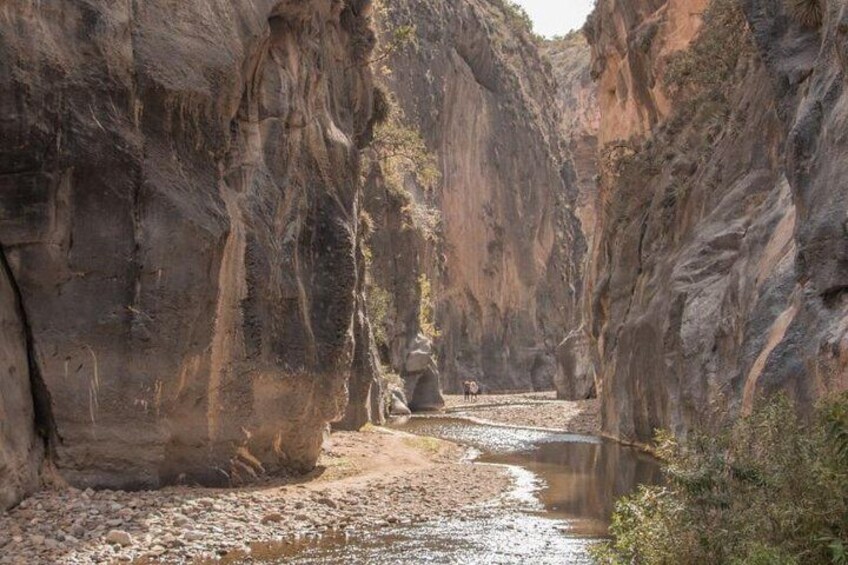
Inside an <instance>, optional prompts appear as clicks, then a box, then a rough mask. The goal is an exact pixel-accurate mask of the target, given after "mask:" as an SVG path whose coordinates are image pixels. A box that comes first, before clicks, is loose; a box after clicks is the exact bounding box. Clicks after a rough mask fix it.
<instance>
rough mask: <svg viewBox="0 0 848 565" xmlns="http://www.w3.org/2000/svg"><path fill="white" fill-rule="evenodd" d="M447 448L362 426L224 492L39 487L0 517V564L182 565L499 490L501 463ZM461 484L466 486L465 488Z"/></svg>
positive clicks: (381, 523) (372, 524)
mask: <svg viewBox="0 0 848 565" xmlns="http://www.w3.org/2000/svg"><path fill="white" fill-rule="evenodd" d="M463 454H464V450H463V449H462V448H459V447H457V446H455V445H452V444H450V443H446V442H442V441H438V440H434V439H429V438H417V437H414V436H408V435H406V434H400V433H395V432H390V431H383V430H377V429H369V430H366V431H365V432H363V433H359V434H353V433H338V434H333V436H332V437H331V439H330V440H329V441H328V443H327V446H326V449H325V454H324V455H323V456H322V458H321V461H320V464H319V468H318V469H317V470H316V471H315V472H314V473H312V475H310V476H308V477H304V478H299V479H297V480H292V481H289V482H276V483H272V484H268V485H264V486H257V487H251V488H242V489H234V490H219V489H203V488H189V487H179V488H168V489H164V490H160V491H157V492H138V493H126V492H112V491H100V492H95V491H90V490H89V491H78V490H74V489H64V490H45V491H42V492H41V493H39V494H37V495H36V496H34V497H32V498H30V499H28V500H26V501H25V502H24V503H23V504H21V505H20V506H19V507H17V508H15V509H14V510H11V511H9V512H8V513H6V514H2V515H0V564H3V565H6V564H15V565H19V564H20V565H34V564H42V563H43V564H48V563H49V564H53V563H60V564H77V563H80V564H82V563H116V562H135V563H159V562H165V563H192V562H199V561H203V560H206V559H208V558H210V557H216V556H217V557H220V556H224V555H227V554H231V553H234V552H237V553H249V551H250V545H251V544H252V543H254V542H256V543H258V542H277V541H286V540H294V539H297V538H299V537H303V536H310V535H318V534H320V533H322V532H326V531H329V530H351V531H356V530H358V529H364V528H380V527H387V526H389V525H392V524H398V523H399V524H409V523H414V522H416V521H425V520H432V519H434V518H438V517H440V516H444V515H449V514H452V513H455V512H456V511H457V510H458V509H461V508H464V507H469V506H471V505H476V504H479V503H482V502H485V501H488V500H491V499H492V498H494V497H496V496H497V495H499V494H500V493H501V492H503V491H504V490H505V489H506V488H507V486H508V485H509V478H508V476H507V473H506V472H505V471H504V470H503V469H498V468H493V467H487V466H479V465H472V464H470V463H468V462H464V461H463ZM468 481H472V482H473V484H475V485H477V486H476V488H475V489H474V491H473V492H469V489H467V488H465V485H467V484H468Z"/></svg>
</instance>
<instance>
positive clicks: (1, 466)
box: [0, 253, 43, 511]
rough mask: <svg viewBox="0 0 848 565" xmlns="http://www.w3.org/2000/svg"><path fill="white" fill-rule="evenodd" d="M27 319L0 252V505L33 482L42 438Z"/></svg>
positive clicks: (35, 482)
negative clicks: (34, 398) (36, 406)
mask: <svg viewBox="0 0 848 565" xmlns="http://www.w3.org/2000/svg"><path fill="white" fill-rule="evenodd" d="M27 347H28V343H27V329H26V321H25V320H24V317H23V312H22V311H21V305H20V302H19V300H18V293H17V289H15V288H14V286H13V281H12V278H11V276H10V273H9V268H8V265H7V264H6V259H5V258H4V257H3V256H2V253H0V511H2V510H4V509H6V508H8V507H9V506H11V505H13V504H15V503H16V502H18V501H19V500H20V499H21V498H22V497H23V496H24V495H26V494H29V493H31V492H33V491H34V490H35V488H36V487H37V486H38V465H39V463H40V460H41V457H42V455H43V454H42V444H41V443H40V438H38V437H37V435H36V422H35V406H34V404H33V392H32V387H31V384H30V367H29V356H28V352H27Z"/></svg>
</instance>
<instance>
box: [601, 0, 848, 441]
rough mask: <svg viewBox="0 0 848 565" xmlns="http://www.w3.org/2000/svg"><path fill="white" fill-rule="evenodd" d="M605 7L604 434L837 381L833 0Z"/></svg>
mask: <svg viewBox="0 0 848 565" xmlns="http://www.w3.org/2000/svg"><path fill="white" fill-rule="evenodd" d="M821 5H822V6H825V10H824V11H825V15H824V19H823V22H822V23H821V24H820V25H819V24H818V23H815V22H814V23H810V22H806V21H804V20H803V18H801V17H799V14H797V13H791V12H790V11H789V10H788V8H787V6H788V4H787V3H785V2H783V1H782V0H745V1H744V2H742V3H738V2H734V1H733V0H712V1H711V2H707V1H706V0H667V1H666V0H638V1H630V0H628V1H624V0H601V1H600V2H599V3H598V6H597V9H596V10H595V13H594V14H593V16H592V17H591V18H590V21H589V24H588V25H587V32H588V37H589V40H590V43H591V44H592V50H593V53H592V72H593V74H594V76H595V77H596V78H597V81H598V96H599V101H600V106H601V115H602V119H601V124H600V133H599V149H600V156H599V157H600V169H601V183H600V195H599V209H598V210H599V212H598V228H597V231H598V233H597V236H596V240H595V243H594V245H593V251H592V268H591V270H590V273H589V276H588V277H587V281H586V288H587V291H586V294H585V300H586V305H587V308H586V310H587V311H588V312H589V313H590V324H589V325H588V326H587V336H586V339H587V340H588V341H589V342H590V343H591V344H592V345H593V351H592V352H591V353H592V356H594V357H595V365H596V369H597V382H598V385H599V395H600V398H601V400H602V418H603V427H604V430H605V432H606V433H609V434H611V435H614V436H616V437H620V438H623V439H627V440H633V441H640V442H641V441H646V440H648V439H649V438H650V437H651V436H652V434H653V433H654V430H655V429H658V428H664V429H669V430H671V431H673V432H675V433H678V434H685V433H686V432H687V431H688V430H690V429H692V428H693V427H696V426H707V427H709V426H715V425H720V424H721V423H723V422H725V421H727V420H728V418H733V417H736V416H737V415H739V414H744V413H747V412H749V411H750V410H751V407H752V406H753V404H754V402H755V401H756V400H757V399H758V398H759V397H760V396H761V395H763V394H768V393H772V392H775V391H785V392H786V393H788V394H789V395H790V396H791V397H793V398H794V399H796V400H797V401H799V406H801V407H802V409H806V408H809V407H810V406H812V404H813V403H814V402H815V400H816V399H817V398H818V397H820V396H821V395H823V394H826V393H827V392H829V391H833V390H841V389H845V388H846V387H848V370H847V369H846V365H848V349H846V348H848V333H846V332H848V323H846V319H848V318H846V313H847V312H846V310H848V304H846V302H845V300H844V295H845V293H844V289H845V288H846V284H845V283H846V264H848V262H846V252H848V251H846V250H848V247H846V233H848V231H846V229H845V225H846V220H845V218H846V216H845V210H846V207H845V204H846V197H848V187H846V185H845V182H844V178H845V173H846V171H845V168H846V166H848V164H846V163H848V160H847V159H846V153H848V146H847V145H846V143H848V140H846V136H845V135H844V132H845V131H848V129H847V128H846V116H848V114H846V108H848V98H846V96H845V94H844V88H845V85H846V78H845V77H846V75H845V72H846V60H848V57H846V49H848V43H846V33H848V24H847V23H846V22H848V20H846V18H848V8H846V2H845V1H844V0H828V1H827V2H826V3H824V2H823V3H822V4H821Z"/></svg>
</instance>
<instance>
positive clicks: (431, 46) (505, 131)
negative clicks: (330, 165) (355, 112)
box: [383, 0, 585, 405]
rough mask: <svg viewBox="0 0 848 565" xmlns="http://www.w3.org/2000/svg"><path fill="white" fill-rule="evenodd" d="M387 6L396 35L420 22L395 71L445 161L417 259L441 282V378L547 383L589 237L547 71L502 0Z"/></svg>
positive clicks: (401, 93)
mask: <svg viewBox="0 0 848 565" xmlns="http://www.w3.org/2000/svg"><path fill="white" fill-rule="evenodd" d="M386 14H387V19H386V21H387V24H386V25H385V26H384V27H385V29H384V31H383V37H384V42H385V41H386V40H387V39H389V40H390V38H391V33H392V31H393V30H397V29H400V28H402V27H403V26H408V25H409V26H415V29H416V38H417V39H416V41H415V42H414V44H413V45H408V46H405V47H403V48H400V49H398V50H396V51H395V52H393V53H392V54H391V56H390V57H388V59H387V61H386V66H387V67H388V68H389V69H390V70H391V73H390V74H389V75H388V76H387V77H386V78H385V82H386V84H387V86H388V88H389V90H391V92H392V93H393V94H394V97H395V98H396V100H397V101H398V103H399V105H400V107H401V108H402V110H403V113H404V114H405V116H406V118H407V120H408V121H409V123H410V124H411V125H412V126H414V127H415V128H416V129H417V130H418V131H420V132H421V135H422V136H423V138H424V140H425V141H426V143H427V145H428V147H429V148H430V149H431V150H432V151H434V152H435V153H436V155H437V157H438V162H439V168H440V170H441V173H442V179H441V183H440V187H439V188H438V189H437V190H436V194H435V195H433V196H432V205H433V206H434V207H435V208H436V209H437V210H438V211H439V212H440V215H441V225H440V228H441V229H440V239H439V241H436V242H433V243H432V244H431V246H430V247H429V248H428V249H423V248H421V247H418V248H416V252H414V253H412V254H411V255H412V257H413V258H412V259H411V261H417V262H418V263H419V264H420V265H422V268H421V272H423V273H425V274H426V275H427V276H428V277H429V278H430V280H432V282H433V290H434V297H435V302H436V304H435V311H436V325H437V327H438V329H439V331H440V333H441V335H440V336H439V337H438V338H437V339H436V340H435V349H436V357H437V359H438V364H439V369H440V370H441V378H442V382H443V385H444V387H445V389H446V390H450V391H452V392H459V391H460V390H461V383H462V382H463V381H464V380H468V379H474V380H477V381H478V382H480V383H481V384H482V385H483V387H484V390H486V391H496V390H516V389H521V390H527V389H548V388H550V387H551V386H552V382H553V379H554V376H555V374H556V373H557V370H558V368H557V361H556V349H557V346H558V345H559V343H560V342H561V341H562V340H563V339H564V337H565V334H566V332H567V329H566V328H567V327H570V326H571V325H572V324H573V319H574V316H575V315H576V313H577V299H578V294H579V289H578V288H577V286H578V285H579V283H578V282H577V281H578V280H579V276H578V273H579V266H580V265H581V261H582V257H583V252H584V248H585V243H584V241H583V239H582V237H581V235H580V230H579V223H578V222H577V220H576V218H575V216H574V214H573V212H572V208H573V205H574V203H575V200H576V191H573V190H572V191H571V192H569V190H568V189H567V183H566V178H565V175H564V174H563V167H562V164H563V159H564V153H563V151H562V148H561V145H560V137H559V129H558V128H559V116H558V113H557V109H556V102H555V99H554V94H555V86H554V82H553V79H552V77H551V75H550V72H549V69H548V68H547V67H546V65H545V63H544V62H543V59H542V58H541V57H540V55H539V52H538V48H537V45H536V43H535V39H534V38H532V36H531V34H530V33H529V31H528V30H527V29H526V28H525V27H524V25H523V24H522V23H521V21H520V18H517V17H516V15H515V14H514V13H513V12H512V11H511V10H510V9H509V8H507V7H506V5H505V4H504V3H502V2H499V1H496V0H461V1H456V2H446V1H444V0H423V1H422V0H416V1H412V0H402V1H398V2H391V3H388V4H387V5H386ZM415 190H416V189H415V187H412V188H411V191H412V192H413V193H414V192H415ZM415 257H417V259H416V258H415ZM410 338H412V339H414V338H415V336H410ZM410 400H411V402H412V403H413V405H415V395H411V398H410Z"/></svg>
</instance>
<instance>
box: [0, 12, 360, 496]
mask: <svg viewBox="0 0 848 565" xmlns="http://www.w3.org/2000/svg"><path fill="white" fill-rule="evenodd" d="M367 4H368V2H367V0H355V1H350V2H342V1H340V0H302V1H292V0H239V1H232V0H208V1H204V2H191V1H185V2H171V1H166V0H154V1H147V2H120V3H116V2H111V1H105V0H104V1H99V0H97V1H92V2H82V3H79V2H77V3H71V2H62V3H51V2H48V3H44V2H35V1H29V0H22V1H20V2H14V3H7V4H6V5H4V6H3V7H2V8H0V31H1V33H0V109H2V112H0V241H2V244H3V247H4V251H5V254H6V257H7V259H8V263H9V265H10V267H11V269H10V271H11V275H12V276H13V277H14V283H15V285H16V286H17V288H18V289H19V291H20V297H21V299H22V302H23V307H24V309H25V311H26V315H27V322H28V324H29V331H30V332H31V336H32V343H31V350H30V351H29V355H30V359H29V362H30V363H31V364H32V365H33V366H34V367H36V368H37V370H38V372H39V374H40V376H41V377H42V378H43V380H44V384H45V385H46V388H47V390H48V391H49V393H50V398H51V404H52V405H51V408H52V414H53V416H54V420H55V428H54V429H52V430H50V431H51V437H50V441H51V442H52V445H51V451H52V452H53V453H54V454H55V458H56V461H55V463H56V466H57V468H58V470H59V472H60V473H62V475H63V476H64V477H65V478H66V479H67V480H69V481H70V482H71V483H73V484H75V485H79V486H88V485H92V486H100V487H117V488H132V487H155V486H158V485H161V484H163V483H173V482H179V481H189V482H201V483H206V484H216V483H232V482H237V481H241V480H247V479H250V478H252V477H254V476H256V475H259V474H263V473H273V472H276V471H279V470H281V469H297V470H303V469H309V468H311V467H312V466H313V465H314V463H315V461H316V458H317V457H318V453H319V450H320V445H321V441H322V433H323V430H324V427H325V425H326V423H327V422H330V421H332V420H335V419H337V418H338V417H340V416H341V415H342V410H343V407H344V406H345V403H346V399H347V398H346V387H347V381H348V377H349V375H350V372H351V366H352V359H353V357H354V348H353V339H352V333H353V329H354V328H358V329H357V333H362V331H363V327H364V323H363V320H362V317H361V316H360V315H356V316H355V314H358V312H356V301H355V294H356V290H357V288H359V284H360V283H359V281H358V273H357V258H356V246H357V238H358V233H357V230H358V222H357V217H358V205H357V195H358V186H359V174H358V153H359V149H360V146H361V144H362V143H364V142H365V141H366V140H367V136H368V131H369V120H370V115H371V108H372V90H373V89H372V85H371V73H370V69H369V65H368V59H369V57H370V50H371V47H372V44H373V41H374V37H373V33H372V32H371V30H370V29H369V27H368V23H369V20H368V15H367V10H368V6H367ZM3 276H4V277H5V276H6V275H5V273H4V275H3ZM3 285H4V286H3V289H2V290H3V292H4V294H3V297H4V301H3V304H4V305H6V306H4V309H3V316H4V318H3V321H4V326H3V327H4V336H3V337H4V341H3V344H2V347H3V351H4V367H3V371H4V373H3V375H4V376H3V377H2V379H3V385H4V388H3V403H4V405H5V404H6V403H7V402H8V401H7V395H17V396H18V397H21V398H19V399H17V400H15V401H14V402H15V403H16V404H17V402H18V400H20V401H21V404H20V405H19V407H18V409H20V410H22V411H23V412H22V413H21V414H15V413H14V412H13V413H12V414H11V417H12V419H11V420H7V421H4V423H3V425H4V426H6V425H14V426H15V429H13V430H12V433H14V434H15V437H16V438H18V440H19V442H20V443H19V444H12V445H11V448H12V450H13V451H14V452H15V453H19V454H20V456H25V454H26V451H27V449H29V448H28V447H27V445H28V444H30V443H31V433H32V431H31V429H30V428H29V427H27V425H25V420H27V419H31V418H29V417H28V416H27V414H26V413H24V412H26V408H24V407H25V406H26V404H25V403H23V400H24V398H23V397H25V396H26V391H25V388H24V387H25V382H26V381H25V372H26V362H25V359H23V358H22V357H21V356H22V355H23V352H22V349H21V347H22V345H21V343H20V335H21V332H20V329H19V328H17V326H16V325H15V324H16V323H17V322H15V320H16V318H15V317H14V310H9V308H11V305H12V304H13V301H12V300H11V299H9V298H8V294H7V293H6V291H7V288H8V281H6V280H5V278H4V279H3ZM354 319H356V320H357V324H354ZM6 353H8V358H9V359H12V362H11V363H8V362H5V360H6V357H7V356H6ZM10 365H11V367H12V369H9V366H10ZM11 370H14V371H15V375H16V376H15V377H14V378H15V379H16V380H15V381H13V382H12V383H11V384H12V387H13V388H12V391H11V392H8V391H7V388H6V386H7V382H8V376H7V375H8V373H9V372H10V371H11ZM9 398H11V397H9ZM15 398H17V397H15ZM6 410H8V407H7V408H6ZM18 420H20V421H21V424H20V426H21V427H20V428H18V423H17V422H18ZM9 422H11V424H10V423H9ZM8 433H9V432H8V431H7V430H6V429H5V428H4V429H3V430H2V432H0V437H5V436H6V435H7V434H8ZM5 445H6V444H5V443H4V447H3V450H2V455H0V457H2V458H3V459H4V460H5V459H6V458H7V457H8V456H7V455H6V454H5V452H6V451H7V448H6V447H5ZM13 457H18V455H14V454H13ZM12 464H13V465H16V463H15V460H14V459H12ZM13 472H15V471H14V470H13ZM0 473H7V472H6V471H0ZM24 475H25V473H22V474H21V475H20V476H21V477H24ZM4 482H5V481H4ZM19 482H20V483H21V484H24V483H27V484H29V483H28V482H27V481H21V480H19ZM3 488H4V489H5V484H4V485H3ZM12 488H13V489H14V488H17V487H15V486H14V485H13V487H12ZM4 492H5V491H4ZM3 496H4V497H5V496H6V495H5V494H4V495H3Z"/></svg>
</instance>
